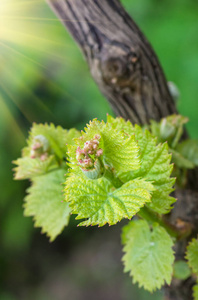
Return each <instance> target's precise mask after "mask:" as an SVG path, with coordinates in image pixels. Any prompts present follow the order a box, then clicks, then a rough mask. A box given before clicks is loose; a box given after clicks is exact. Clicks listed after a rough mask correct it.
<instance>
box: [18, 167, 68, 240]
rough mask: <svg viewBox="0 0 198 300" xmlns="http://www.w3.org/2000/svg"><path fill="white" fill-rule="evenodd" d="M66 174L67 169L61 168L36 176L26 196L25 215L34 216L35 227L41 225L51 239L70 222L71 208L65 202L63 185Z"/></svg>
mask: <svg viewBox="0 0 198 300" xmlns="http://www.w3.org/2000/svg"><path fill="white" fill-rule="evenodd" d="M64 174H65V170H63V169H59V170H56V171H53V172H49V173H48V174H46V175H42V176H38V177H34V179H33V184H32V186H31V187H30V188H28V190H27V192H28V195H27V196H26V198H25V204H24V208H25V211H24V214H25V216H33V217H34V221H35V227H41V228H42V232H43V233H46V234H47V235H48V236H49V237H50V241H53V240H54V239H55V238H56V237H57V235H59V234H60V233H61V231H62V230H63V228H64V226H66V225H68V222H69V214H70V209H69V206H68V204H67V203H65V202H63V200H64V196H63V194H62V185H61V183H63V182H64ZM61 202H63V203H61Z"/></svg>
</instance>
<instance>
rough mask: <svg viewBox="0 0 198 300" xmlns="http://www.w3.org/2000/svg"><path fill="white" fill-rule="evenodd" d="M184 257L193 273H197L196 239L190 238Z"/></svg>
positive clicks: (197, 248)
mask: <svg viewBox="0 0 198 300" xmlns="http://www.w3.org/2000/svg"><path fill="white" fill-rule="evenodd" d="M186 259H187V260H188V264H189V266H190V267H191V269H192V271H193V273H195V274H196V275H198V239H192V241H191V242H190V243H189V245H188V246H187V252H186Z"/></svg>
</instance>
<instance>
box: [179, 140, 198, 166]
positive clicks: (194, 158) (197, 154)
mask: <svg viewBox="0 0 198 300" xmlns="http://www.w3.org/2000/svg"><path fill="white" fill-rule="evenodd" d="M176 151H178V152H179V153H180V154H181V155H182V156H183V157H185V158H186V159H187V160H188V161H190V162H191V163H192V165H193V167H195V166H198V140H191V139H189V140H186V141H183V142H181V143H180V144H178V146H177V148H176Z"/></svg>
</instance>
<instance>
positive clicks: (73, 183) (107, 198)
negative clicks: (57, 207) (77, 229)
mask: <svg viewBox="0 0 198 300" xmlns="http://www.w3.org/2000/svg"><path fill="white" fill-rule="evenodd" d="M152 190H153V186H152V184H151V183H149V182H146V181H145V180H142V179H135V180H132V181H129V182H127V183H125V184H123V185H122V187H120V188H118V189H115V188H114V186H113V185H112V184H111V183H110V182H109V181H108V180H107V179H106V178H100V179H97V180H89V179H84V178H83V177H77V176H70V177H69V178H68V180H67V182H66V188H65V195H66V200H67V201H68V202H69V203H70V207H71V209H72V213H74V214H78V216H77V219H82V218H88V220H87V221H84V222H82V223H80V225H83V226H84V225H86V226H88V225H99V226H103V225H105V224H106V223H109V225H113V224H116V223H117V222H118V221H120V220H121V219H123V218H129V219H130V218H131V217H132V216H134V215H135V214H136V213H137V212H138V211H139V209H140V208H141V207H142V206H143V205H144V204H145V203H146V202H149V201H150V198H151V195H150V192H151V191H152Z"/></svg>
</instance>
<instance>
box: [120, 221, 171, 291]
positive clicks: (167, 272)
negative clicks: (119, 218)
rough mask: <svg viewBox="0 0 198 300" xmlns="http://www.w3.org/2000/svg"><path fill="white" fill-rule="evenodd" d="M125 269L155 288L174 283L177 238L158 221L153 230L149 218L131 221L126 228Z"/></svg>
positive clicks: (124, 232) (142, 282) (145, 287)
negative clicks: (172, 236) (174, 244)
mask: <svg viewBox="0 0 198 300" xmlns="http://www.w3.org/2000/svg"><path fill="white" fill-rule="evenodd" d="M122 238H123V241H124V252H125V255H124V257H123V262H124V271H125V272H128V271H129V272H130V275H131V276H132V277H133V282H134V283H136V282H138V283H139V286H140V287H141V286H143V287H144V289H146V290H148V291H150V292H152V291H155V290H156V289H160V288H161V286H162V285H164V284H165V283H167V284H170V282H171V278H172V273H173V261H174V255H173V250H172V246H173V242H172V240H171V238H170V236H169V235H168V233H167V232H166V231H165V229H164V228H162V227H161V226H159V225H158V224H156V225H153V228H152V230H151V229H150V228H149V226H148V224H147V222H146V221H143V220H139V221H131V222H130V223H129V224H128V225H127V226H125V227H124V229H123V237H122Z"/></svg>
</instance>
